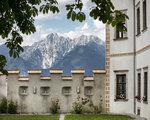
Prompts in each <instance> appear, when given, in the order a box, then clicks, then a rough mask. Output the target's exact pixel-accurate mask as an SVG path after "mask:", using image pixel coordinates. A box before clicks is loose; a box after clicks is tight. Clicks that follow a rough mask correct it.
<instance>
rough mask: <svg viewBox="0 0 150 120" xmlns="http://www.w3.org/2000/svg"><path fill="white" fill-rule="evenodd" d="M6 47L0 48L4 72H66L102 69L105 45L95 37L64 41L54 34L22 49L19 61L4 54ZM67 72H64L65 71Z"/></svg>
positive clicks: (65, 39)
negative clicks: (15, 70)
mask: <svg viewBox="0 0 150 120" xmlns="http://www.w3.org/2000/svg"><path fill="white" fill-rule="evenodd" d="M6 51H7V48H6V47H5V46H4V45H1V46H0V54H5V55H6V56H7V59H8V65H7V69H20V70H22V71H26V70H27V69H49V68H52V67H53V68H61V69H64V71H69V70H70V69H73V68H84V69H86V70H87V71H90V70H91V69H94V68H101V69H103V68H104V64H105V43H104V42H103V41H102V40H100V39H99V38H98V37H96V36H92V35H91V36H85V35H82V36H80V37H78V38H76V39H70V38H65V37H62V36H59V35H58V34H56V33H51V34H49V35H48V36H47V37H46V38H45V39H43V40H41V41H38V42H35V43H34V44H33V45H31V46H25V47H24V52H23V53H21V55H20V57H19V58H16V59H13V58H10V57H9V55H8V51H7V52H6ZM66 73H67V72H66Z"/></svg>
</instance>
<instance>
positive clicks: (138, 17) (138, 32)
mask: <svg viewBox="0 0 150 120" xmlns="http://www.w3.org/2000/svg"><path fill="white" fill-rule="evenodd" d="M136 14H137V35H139V34H140V29H141V28H140V7H138V8H137V13H136Z"/></svg>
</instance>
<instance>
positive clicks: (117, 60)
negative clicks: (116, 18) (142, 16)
mask: <svg viewBox="0 0 150 120" xmlns="http://www.w3.org/2000/svg"><path fill="white" fill-rule="evenodd" d="M112 2H113V3H114V5H115V8H116V9H118V10H124V9H127V15H128V17H129V20H128V21H127V29H128V31H127V37H128V39H124V40H114V34H115V31H114V28H112V27H111V28H110V55H111V54H119V53H130V52H133V1H131V0H112ZM115 70H118V71H119V70H128V72H127V97H128V100H127V101H115V100H114V99H115V91H116V89H115V87H116V82H115V81H116V76H115V72H114V71H115ZM133 85H134V84H133V55H127V56H115V57H111V58H110V112H111V113H119V114H133V113H134V106H133V105H134V97H133Z"/></svg>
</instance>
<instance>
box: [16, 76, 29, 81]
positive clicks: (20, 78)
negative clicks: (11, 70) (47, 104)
mask: <svg viewBox="0 0 150 120" xmlns="http://www.w3.org/2000/svg"><path fill="white" fill-rule="evenodd" d="M18 80H19V81H29V78H28V77H19V79H18Z"/></svg>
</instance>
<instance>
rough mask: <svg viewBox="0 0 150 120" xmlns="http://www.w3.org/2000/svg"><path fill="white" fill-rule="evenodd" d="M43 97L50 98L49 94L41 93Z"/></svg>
mask: <svg viewBox="0 0 150 120" xmlns="http://www.w3.org/2000/svg"><path fill="white" fill-rule="evenodd" d="M41 95H42V96H49V95H50V94H49V93H41Z"/></svg>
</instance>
